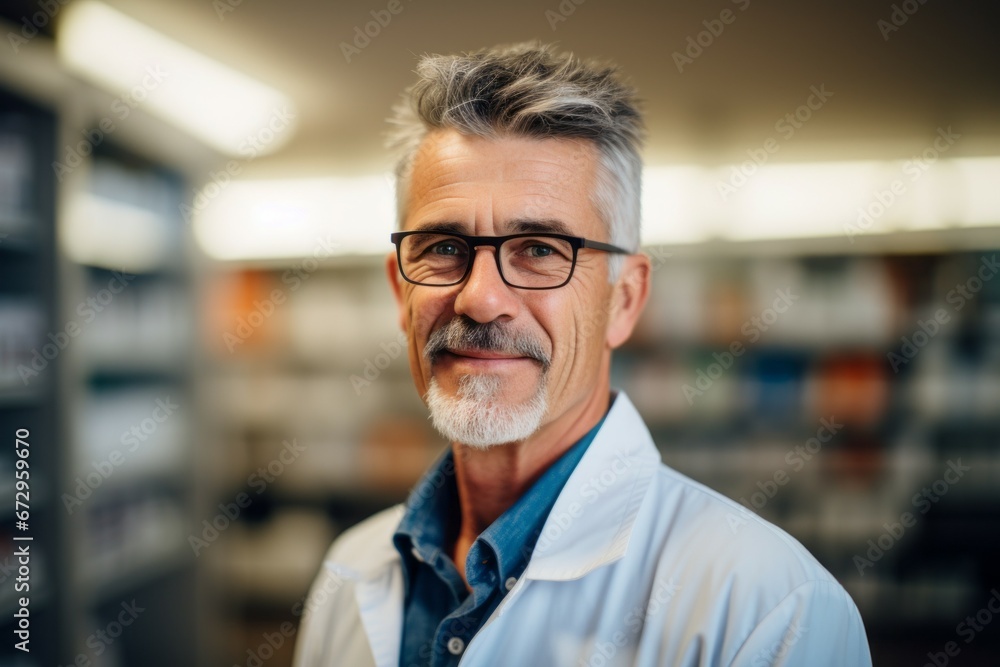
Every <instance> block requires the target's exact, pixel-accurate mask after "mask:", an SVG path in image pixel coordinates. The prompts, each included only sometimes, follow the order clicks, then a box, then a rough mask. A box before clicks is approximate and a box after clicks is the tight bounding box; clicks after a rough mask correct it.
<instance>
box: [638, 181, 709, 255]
mask: <svg viewBox="0 0 1000 667" xmlns="http://www.w3.org/2000/svg"><path fill="white" fill-rule="evenodd" d="M708 183H709V180H708V171H707V170H705V169H702V168H700V167H685V166H677V167H648V168H647V169H646V170H645V172H644V174H643V179H642V225H643V230H642V241H643V243H645V244H647V245H667V244H675V243H677V244H680V243H698V242H701V241H707V240H708V239H709V238H711V237H712V236H713V235H714V233H715V232H714V230H713V224H712V222H713V220H712V218H713V216H712V214H711V210H710V206H711V198H712V192H711V191H710V189H709V187H708Z"/></svg>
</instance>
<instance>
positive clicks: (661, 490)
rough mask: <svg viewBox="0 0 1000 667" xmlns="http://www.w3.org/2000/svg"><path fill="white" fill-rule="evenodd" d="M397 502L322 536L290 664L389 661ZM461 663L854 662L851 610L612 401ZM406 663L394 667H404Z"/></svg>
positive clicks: (861, 636) (859, 641) (649, 666)
mask: <svg viewBox="0 0 1000 667" xmlns="http://www.w3.org/2000/svg"><path fill="white" fill-rule="evenodd" d="M402 515H403V506H402V505H397V506H395V507H393V508H390V509H388V510H385V511H383V512H381V513H379V514H377V515H375V516H373V517H371V518H370V519H368V520H366V521H364V522H362V523H361V524H359V525H358V526H356V527H354V528H352V529H351V530H348V531H346V532H345V533H344V534H343V535H342V536H341V537H340V538H339V539H337V540H336V542H334V544H333V546H332V547H331V549H330V552H329V554H328V556H327V559H326V561H325V563H324V565H323V568H322V570H321V572H320V574H319V576H318V577H317V579H316V581H315V583H314V584H313V588H312V590H311V592H310V597H309V600H308V602H307V604H306V612H305V614H304V616H303V620H302V623H301V626H300V632H299V637H298V642H297V647H296V656H295V663H294V664H295V666H296V667H332V666H334V665H343V666H346V667H396V665H399V650H400V638H401V634H402V622H403V578H402V570H401V565H400V558H399V555H398V553H397V552H396V550H395V548H394V547H393V545H392V534H393V532H394V531H395V529H396V526H397V525H398V523H399V520H400V518H401V517H402ZM461 665H463V666H472V665H475V666H485V665H497V666H500V665H517V666H535V665H544V666H546V667H607V666H610V665H616V666H617V665H622V666H624V665H639V666H642V667H653V666H654V665H656V666H667V665H670V666H678V667H680V666H685V667H688V666H690V667H694V666H699V667H705V666H708V665H725V666H729V665H733V666H741V667H764V666H774V667H777V666H790V665H796V666H798V665H801V666H803V667H805V666H808V667H833V666H843V667H865V666H869V665H871V657H870V654H869V649H868V643H867V640H866V637H865V631H864V626H863V625H862V622H861V617H860V615H859V614H858V611H857V608H856V607H855V606H854V603H853V601H852V600H851V599H850V597H849V596H848V595H847V593H846V592H845V591H844V589H843V588H842V587H841V586H840V584H838V583H837V582H836V581H835V580H834V578H833V577H832V576H831V575H830V574H829V573H828V572H827V571H826V570H825V569H824V568H823V567H822V566H821V565H820V564H819V563H818V562H817V561H816V560H815V559H814V558H813V557H812V556H811V555H810V554H809V553H808V552H807V551H806V550H805V548H804V547H802V545H800V544H799V543H798V542H797V541H796V540H794V539H793V538H792V537H791V536H789V535H788V534H786V533H785V532H784V531H782V530H781V529H779V528H777V527H775V526H773V525H771V524H769V523H767V522H766V521H764V520H763V519H760V518H759V517H757V516H756V515H755V514H752V513H750V512H749V511H747V510H746V509H744V508H743V507H741V506H740V505H738V504H737V503H734V502H732V501H730V500H729V499H727V498H725V497H723V496H721V495H720V494H718V493H716V492H715V491H712V490H711V489H708V488H706V487H704V486H702V485H701V484H699V483H697V482H695V481H693V480H691V479H689V478H687V477H685V476H683V475H681V474H680V473H678V472H676V471H674V470H672V469H670V468H668V467H667V466H665V465H664V464H663V463H662V462H661V459H660V455H659V452H658V451H657V449H656V447H655V446H654V444H653V441H652V439H651V437H650V435H649V431H648V430H647V429H646V426H645V424H644V423H643V421H642V419H641V417H640V416H639V414H638V412H636V410H635V408H634V407H633V405H632V403H631V402H630V401H629V400H628V397H627V396H625V394H624V393H619V394H618V396H617V398H616V400H615V402H614V404H613V406H612V407H611V410H610V411H609V413H608V415H607V418H606V419H605V421H604V424H603V425H602V426H601V429H600V431H599V432H598V434H597V437H596V438H595V439H594V441H593V442H592V443H591V444H590V447H589V449H588V450H587V452H586V453H585V454H584V456H583V458H582V460H581V461H580V463H579V464H578V465H577V468H576V469H575V470H574V471H573V474H572V475H571V477H570V478H569V480H568V481H567V483H566V485H565V487H564V488H563V490H562V492H561V493H560V494H559V498H558V499H557V500H556V503H555V505H554V507H553V508H552V511H551V513H550V514H549V516H548V519H547V520H546V523H545V528H544V529H543V530H542V534H541V537H540V538H539V541H538V544H537V545H536V547H535V551H534V552H533V554H532V556H531V559H530V562H529V564H528V567H527V569H526V570H525V572H524V574H523V575H522V576H521V578H520V579H519V580H518V581H517V582H516V584H514V586H513V588H512V589H511V590H510V592H509V593H507V595H506V597H505V598H504V600H503V601H502V602H501V604H500V605H499V607H498V608H497V609H496V610H495V611H494V613H493V614H492V615H491V616H490V618H489V619H488V620H487V622H486V624H485V625H484V626H483V627H482V628H481V629H480V630H479V632H478V633H477V634H476V635H475V637H473V639H472V640H471V641H470V642H469V645H468V646H466V647H465V648H464V655H463V656H462V660H461ZM404 667H408V666H404Z"/></svg>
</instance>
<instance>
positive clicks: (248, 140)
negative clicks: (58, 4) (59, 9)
mask: <svg viewBox="0 0 1000 667" xmlns="http://www.w3.org/2000/svg"><path fill="white" fill-rule="evenodd" d="M57 47H58V50H59V55H60V57H61V58H62V59H63V60H64V61H65V63H66V65H67V67H69V68H70V69H72V70H73V71H75V72H77V73H79V74H80V75H81V76H83V77H84V78H86V79H88V80H90V81H91V82H93V83H95V84H97V85H99V86H101V87H103V88H105V89H107V90H108V91H109V92H111V93H112V94H115V95H118V96H119V100H118V102H116V103H112V109H111V112H112V113H111V115H110V116H109V117H111V118H112V119H114V120H115V121H116V122H117V121H118V120H119V119H122V120H124V117H122V116H121V114H124V113H126V111H127V112H131V110H132V109H135V108H142V109H144V110H146V111H148V112H149V113H151V114H153V115H156V116H158V117H160V118H162V119H163V120H165V121H167V122H169V123H171V124H173V125H175V126H177V127H178V128H180V129H181V130H184V131H185V132H188V133H189V134H191V135H193V136H194V137H196V138H197V139H199V140H200V141H202V142H203V143H205V144H207V145H209V146H211V147H213V148H215V149H216V150H219V151H221V152H222V153H225V154H229V155H237V154H250V152H251V147H253V150H254V151H255V152H254V155H262V154H265V153H269V152H272V151H274V150H276V149H277V148H279V147H280V146H281V145H282V144H284V143H285V142H286V141H288V139H289V137H290V136H291V135H292V134H293V132H294V129H295V128H294V126H295V117H296V112H295V109H294V107H293V104H292V102H291V100H290V99H289V98H288V97H287V96H285V95H284V94H282V93H281V92H279V91H277V90H275V89H273V88H271V87H269V86H266V85H264V84H263V83H261V82H259V81H256V80H254V79H252V78H250V77H249V76H246V75H245V74H242V73H240V72H237V71H236V70H234V69H232V68H230V67H227V66H226V65H223V64H222V63H219V62H217V61H215V60H212V59H210V58H208V57H206V56H204V55H202V54H201V53H198V52H197V51H194V50H193V49H191V48H189V47H187V46H184V45H183V44H180V43H178V42H175V41H174V40H172V39H169V38H168V37H165V36H164V35H161V34H160V33H158V32H156V31H155V30H153V29H151V28H149V27H147V26H146V25H143V24H142V23H139V22H138V21H135V20H134V19H131V18H129V17H128V16H126V15H124V14H122V13H121V12H118V11H116V10H114V9H111V8H110V7H108V6H107V5H104V4H101V3H99V2H95V1H94V0H83V1H82V2H74V3H72V4H70V5H69V6H68V7H66V8H65V9H64V10H63V16H62V22H61V24H60V28H59V34H58V41H57ZM119 103H120V104H119ZM126 117H127V116H126Z"/></svg>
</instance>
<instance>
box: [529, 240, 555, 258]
mask: <svg viewBox="0 0 1000 667" xmlns="http://www.w3.org/2000/svg"><path fill="white" fill-rule="evenodd" d="M524 252H525V254H526V255H528V257H548V256H550V255H551V254H552V253H554V252H555V249H554V248H553V247H552V246H549V245H545V244H544V243H533V244H531V245H529V246H527V247H525V249H524Z"/></svg>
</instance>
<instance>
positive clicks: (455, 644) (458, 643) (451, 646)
mask: <svg viewBox="0 0 1000 667" xmlns="http://www.w3.org/2000/svg"><path fill="white" fill-rule="evenodd" d="M464 650H465V642H463V641H462V639H461V638H460V637H452V638H451V639H449V640H448V652H449V653H451V654H452V655H459V654H460V653H461V652H462V651H464Z"/></svg>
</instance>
